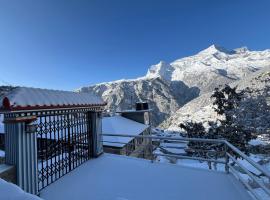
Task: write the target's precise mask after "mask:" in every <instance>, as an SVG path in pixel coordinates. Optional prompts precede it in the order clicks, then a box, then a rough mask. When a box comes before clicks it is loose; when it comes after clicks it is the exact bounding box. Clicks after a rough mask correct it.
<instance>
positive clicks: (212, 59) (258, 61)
mask: <svg viewBox="0 0 270 200" xmlns="http://www.w3.org/2000/svg"><path fill="white" fill-rule="evenodd" d="M269 63H270V50H264V51H250V50H248V48H247V47H241V48H237V49H234V50H228V49H226V48H224V47H221V46H218V45H211V46H210V47H208V48H206V49H204V50H202V51H200V52H199V53H198V54H196V55H193V56H189V57H184V58H181V59H178V60H175V61H173V62H171V63H166V62H164V61H161V62H160V63H158V64H156V65H152V66H151V67H150V69H149V70H148V72H147V75H146V76H145V78H157V77H160V78H162V79H163V80H166V81H167V82H171V81H174V82H175V81H182V82H184V83H185V84H187V85H188V86H189V87H197V88H199V89H200V90H201V91H202V92H207V91H211V90H212V89H213V88H215V87H216V85H217V83H216V81H215V80H219V83H220V84H225V83H229V82H232V81H235V80H239V79H241V78H242V77H245V76H246V75H248V74H250V73H252V72H254V71H257V70H259V69H262V68H263V67H266V66H269V65H270V64H269Z"/></svg>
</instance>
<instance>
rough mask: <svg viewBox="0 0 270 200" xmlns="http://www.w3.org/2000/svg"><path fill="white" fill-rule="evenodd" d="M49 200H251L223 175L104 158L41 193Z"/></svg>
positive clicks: (146, 161)
mask: <svg viewBox="0 0 270 200" xmlns="http://www.w3.org/2000/svg"><path fill="white" fill-rule="evenodd" d="M40 196H41V198H43V199H45V200H74V199H80V200H179V199H183V200H217V199H219V200H242V199H243V200H249V199H251V198H250V196H249V195H248V193H247V192H246V190H245V189H244V187H243V186H242V185H241V184H240V182H238V181H237V180H236V179H235V178H234V177H233V176H232V175H230V174H226V173H223V172H217V171H210V170H205V169H197V168H192V167H184V166H179V165H173V164H165V163H151V162H150V161H148V160H143V159H138V158H131V157H125V156H119V155H111V154H104V155H102V156H100V157H99V158H97V159H93V160H90V161H88V162H86V163H84V164H83V165H81V166H80V167H78V168H76V169H75V170H73V171H72V172H70V173H69V174H68V175H66V176H64V177H62V178H61V179H59V180H58V181H56V182H55V183H53V184H51V185H49V186H48V187H46V188H45V189H43V190H42V191H41V194H40Z"/></svg>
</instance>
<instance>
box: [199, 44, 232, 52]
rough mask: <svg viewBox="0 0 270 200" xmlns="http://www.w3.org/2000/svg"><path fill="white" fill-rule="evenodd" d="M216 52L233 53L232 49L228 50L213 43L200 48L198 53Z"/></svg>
mask: <svg viewBox="0 0 270 200" xmlns="http://www.w3.org/2000/svg"><path fill="white" fill-rule="evenodd" d="M216 53H225V54H233V53H235V52H234V51H233V50H228V49H226V48H224V47H222V46H219V45H216V44H213V45H211V46H210V47H208V48H206V49H204V50H202V51H200V52H199V54H208V55H213V54H216Z"/></svg>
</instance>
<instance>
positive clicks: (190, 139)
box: [102, 134, 225, 143]
mask: <svg viewBox="0 0 270 200" xmlns="http://www.w3.org/2000/svg"><path fill="white" fill-rule="evenodd" d="M102 136H116V137H132V138H134V137H136V138H149V139H158V140H175V141H192V142H206V143H224V142H225V140H219V139H203V138H185V137H182V138H180V137H179V138H171V137H161V136H151V135H123V134H102Z"/></svg>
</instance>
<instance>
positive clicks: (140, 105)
mask: <svg viewBox="0 0 270 200" xmlns="http://www.w3.org/2000/svg"><path fill="white" fill-rule="evenodd" d="M148 109H149V106H148V103H147V102H137V103H136V110H148Z"/></svg>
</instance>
